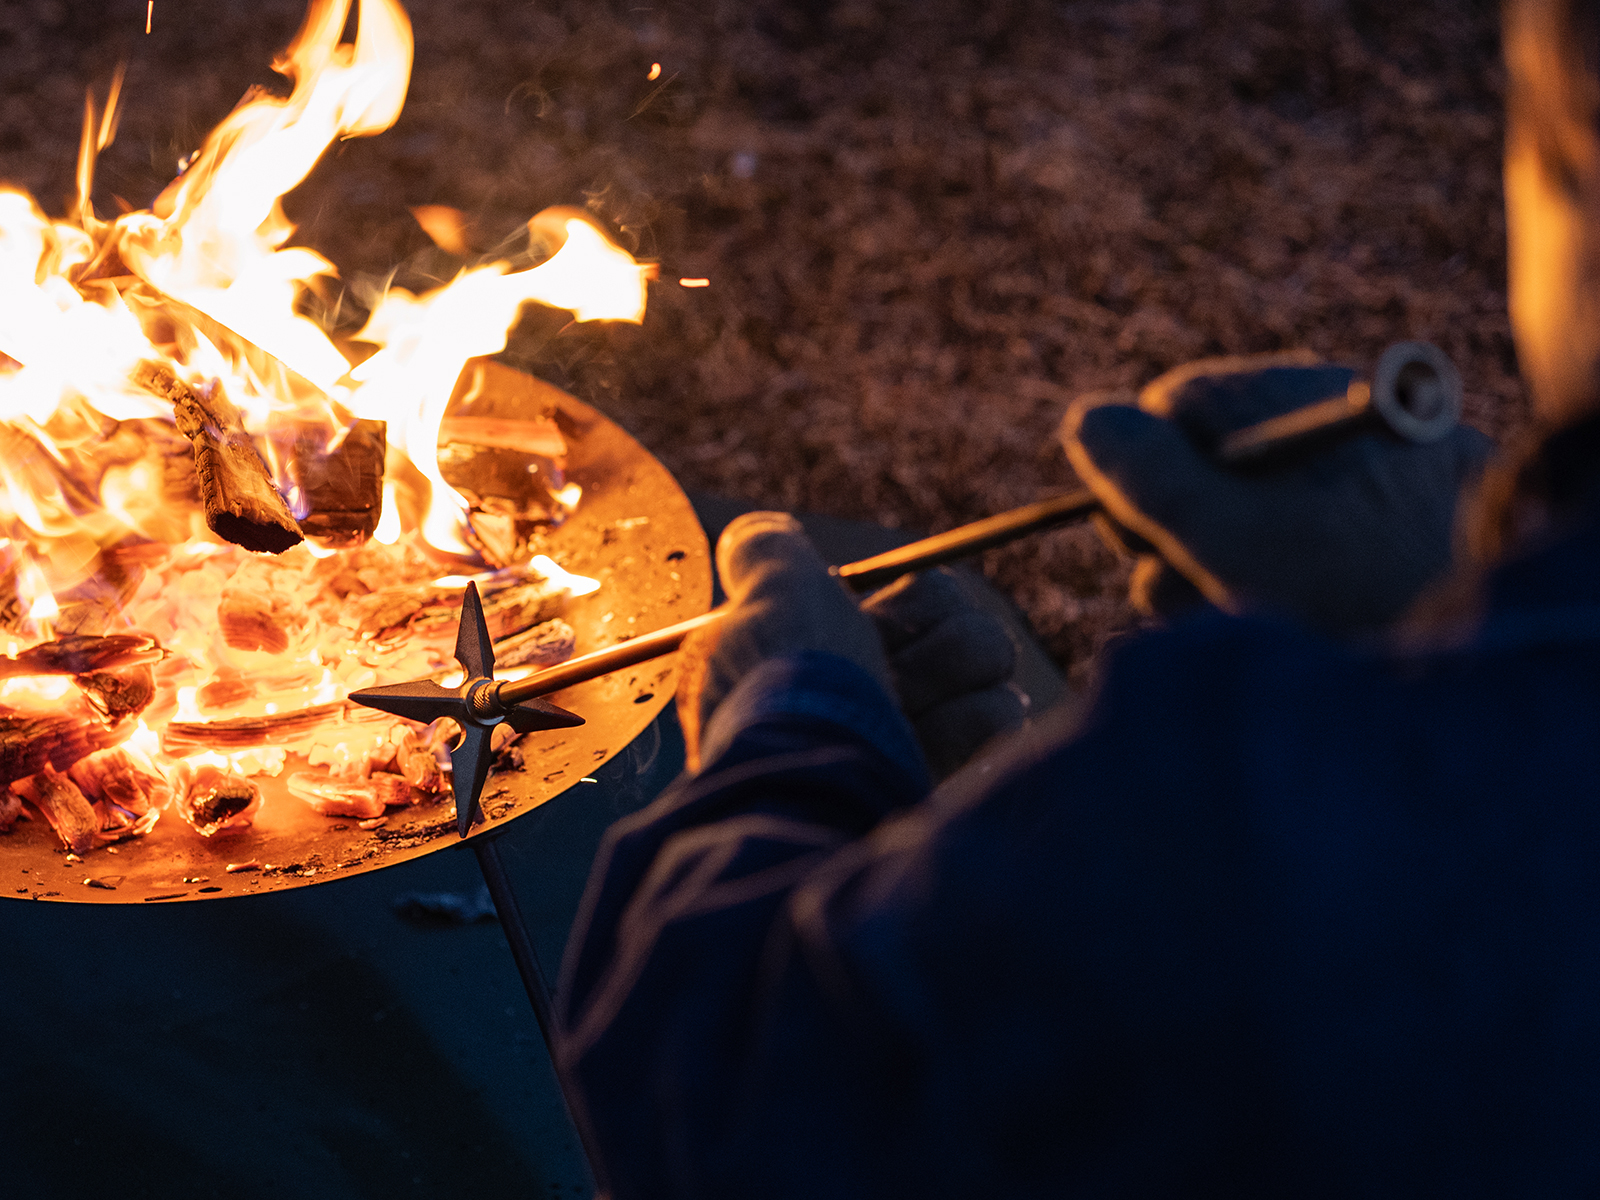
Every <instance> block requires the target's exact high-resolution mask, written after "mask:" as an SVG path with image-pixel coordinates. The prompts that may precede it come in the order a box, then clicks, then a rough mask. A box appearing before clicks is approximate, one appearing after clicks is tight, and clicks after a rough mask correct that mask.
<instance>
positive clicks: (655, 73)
mask: <svg viewBox="0 0 1600 1200" xmlns="http://www.w3.org/2000/svg"><path fill="white" fill-rule="evenodd" d="M155 2H156V0H150V3H151V4H154V3H155ZM145 32H146V33H149V32H150V31H149V30H148V29H147V30H145ZM645 78H646V79H647V80H650V81H652V82H653V81H655V80H657V79H660V78H661V64H660V63H651V64H650V74H648V75H646V76H645Z"/></svg>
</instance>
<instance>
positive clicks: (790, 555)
mask: <svg viewBox="0 0 1600 1200" xmlns="http://www.w3.org/2000/svg"><path fill="white" fill-rule="evenodd" d="M717 574H718V575H719V576H720V577H721V579H722V588H723V590H724V591H725V592H727V594H728V603H729V606H730V608H731V610H732V611H730V612H729V613H728V615H727V616H726V617H724V618H723V619H722V620H721V621H719V622H717V623H716V624H715V625H712V626H711V627H710V628H708V629H704V630H701V631H698V632H696V633H693V634H690V635H689V637H688V638H687V639H685V641H684V644H683V649H682V652H681V658H680V662H681V668H680V670H681V674H680V675H679V683H678V719H679V721H680V723H681V724H682V725H683V737H684V744H685V748H686V750H687V759H688V766H689V769H690V770H691V771H697V770H699V769H700V741H701V736H702V734H703V733H704V731H705V727H706V724H707V722H709V721H710V719H711V714H712V713H713V712H715V711H716V708H717V705H719V704H721V703H722V701H723V700H725V699H726V698H727V697H728V694H729V693H730V692H732V691H733V689H734V688H735V687H737V686H738V684H739V681H740V680H741V679H743V678H744V677H745V676H746V675H748V674H749V673H750V672H751V671H753V670H755V669H756V668H757V667H759V666H760V665H761V664H762V663H763V662H766V661H767V660H768V659H772V658H782V657H783V656H785V655H789V654H799V653H802V652H804V651H807V650H820V651H825V652H826V653H828V654H835V655H838V656H839V657H840V658H844V659H848V660H849V661H850V662H853V663H855V664H856V665H857V666H858V667H860V668H861V669H862V670H864V671H866V673H867V674H868V675H870V676H872V678H874V679H875V680H877V681H878V682H879V683H880V684H881V685H882V686H883V689H884V691H885V692H887V693H888V694H890V695H893V694H894V685H893V682H892V679H891V676H890V672H889V663H888V660H887V659H886V658H885V657H884V652H883V646H882V645H881V644H880V643H879V641H878V633H877V630H875V629H874V628H873V625H872V622H871V621H869V620H868V619H867V618H866V617H865V616H863V615H862V613H861V610H860V609H859V608H858V607H857V606H856V601H855V597H853V596H852V595H851V594H850V593H849V592H848V591H846V590H845V587H844V585H843V584H842V583H840V582H839V581H838V580H837V579H835V578H834V577H833V576H832V575H830V574H828V567H827V564H825V563H824V562H823V561H822V558H821V556H820V555H818V554H817V551H816V548H815V547H813V546H812V545H811V541H810V539H809V538H807V537H806V535H805V531H804V530H802V529H801V528H800V522H798V521H796V520H795V519H794V518H793V517H791V516H790V515H789V514H788V513H776V512H754V513H745V514H744V515H743V516H741V517H738V518H736V519H735V520H734V521H732V522H731V523H730V524H729V525H728V527H727V528H726V529H724V530H723V531H722V536H721V537H720V538H718V539H717Z"/></svg>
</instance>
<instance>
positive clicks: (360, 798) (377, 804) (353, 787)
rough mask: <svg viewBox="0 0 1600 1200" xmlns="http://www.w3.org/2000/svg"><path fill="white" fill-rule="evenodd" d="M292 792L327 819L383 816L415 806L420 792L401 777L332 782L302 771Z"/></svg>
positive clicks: (292, 780) (291, 782)
mask: <svg viewBox="0 0 1600 1200" xmlns="http://www.w3.org/2000/svg"><path fill="white" fill-rule="evenodd" d="M289 791H290V792H291V793H292V794H293V795H295V796H297V797H299V798H300V799H301V800H304V801H305V802H306V803H307V804H309V805H310V806H311V807H312V808H314V809H316V810H317V811H318V812H319V813H322V814H323V815H324V816H330V817H361V818H364V819H369V818H372V817H381V816H382V815H383V813H384V810H385V809H387V808H392V807H400V806H405V805H411V804H415V803H416V802H417V801H418V799H420V795H419V793H418V792H417V791H416V789H414V788H413V787H412V786H411V785H410V784H409V783H407V782H406V781H405V780H404V779H402V778H400V776H398V775H386V774H378V775H372V776H370V777H369V778H367V779H330V778H329V777H328V776H326V775H319V774H314V773H312V772H309V771H299V772H296V773H295V774H293V775H291V776H289Z"/></svg>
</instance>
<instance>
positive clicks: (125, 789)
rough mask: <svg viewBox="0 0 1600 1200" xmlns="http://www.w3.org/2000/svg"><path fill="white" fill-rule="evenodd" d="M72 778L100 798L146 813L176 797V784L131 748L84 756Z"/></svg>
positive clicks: (138, 814)
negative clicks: (151, 767) (145, 762)
mask: <svg viewBox="0 0 1600 1200" xmlns="http://www.w3.org/2000/svg"><path fill="white" fill-rule="evenodd" d="M68 774H69V775H70V776H71V778H72V782H73V783H75V784H77V785H78V787H79V789H81V790H82V791H83V793H84V794H85V795H86V796H89V797H91V798H92V799H94V800H95V801H97V802H104V803H108V804H114V805H116V806H117V807H118V808H121V809H124V810H125V811H127V812H129V813H131V814H133V815H134V816H136V817H139V816H143V815H144V814H145V813H148V812H151V811H159V810H160V809H163V808H165V807H166V806H167V804H168V803H170V802H171V800H172V786H171V785H170V784H169V783H168V782H167V780H166V777H165V776H163V775H162V774H160V772H158V771H153V770H151V769H150V768H149V767H147V766H145V765H143V764H141V763H139V762H138V761H136V760H135V759H134V757H133V755H131V754H129V753H128V751H127V750H125V749H123V748H121V747H117V748H115V749H112V750H101V751H99V752H98V753H95V754H91V755H89V757H87V758H84V759H80V760H79V761H78V762H76V763H74V764H73V765H72V769H71V770H70V771H69V772H68Z"/></svg>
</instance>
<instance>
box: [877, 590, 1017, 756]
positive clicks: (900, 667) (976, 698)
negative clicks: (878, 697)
mask: <svg viewBox="0 0 1600 1200" xmlns="http://www.w3.org/2000/svg"><path fill="white" fill-rule="evenodd" d="M861 608H862V611H863V612H865V613H866V614H867V615H868V616H870V617H871V618H872V621H873V624H875V625H876V626H877V628H878V634H879V636H880V637H881V638H882V639H883V647H884V649H885V650H887V651H888V653H889V669H890V671H891V673H892V674H893V676H894V685H895V694H896V695H897V696H898V697H899V699H900V707H901V708H902V709H903V710H904V711H905V714H906V716H907V717H908V718H910V720H911V727H912V728H913V729H914V730H915V731H916V734H917V741H919V742H920V743H921V744H922V753H923V756H924V757H925V758H926V759H927V760H928V766H929V767H930V768H931V769H932V771H933V773H934V775H935V776H936V777H938V778H940V779H942V778H944V777H945V776H948V775H950V774H953V773H954V772H955V770H956V768H958V767H960V766H961V764H963V763H964V762H966V761H967V760H968V759H969V758H971V757H972V756H973V755H974V754H975V753H977V751H978V749H979V748H980V747H981V746H983V744H984V743H985V742H987V741H989V739H990V738H992V737H994V736H995V735H996V734H1000V733H1004V732H1006V731H1007V730H1010V729H1015V728H1016V727H1017V726H1019V725H1021V724H1022V719H1023V717H1024V716H1025V715H1026V714H1027V697H1026V696H1024V695H1023V693H1022V692H1021V691H1020V690H1019V689H1017V688H1016V687H1014V686H1012V684H1011V673H1012V671H1013V669H1014V668H1015V667H1016V663H1017V648H1016V646H1014V645H1013V644H1012V642H1011V638H1010V636H1009V635H1008V634H1007V633H1006V631H1005V627H1004V626H1003V625H1001V623H1000V622H999V621H998V620H997V619H996V618H995V617H994V616H992V615H991V614H989V613H987V612H985V611H984V610H983V609H981V608H978V607H977V606H976V605H974V604H973V603H972V601H971V600H969V599H967V596H966V593H965V592H963V591H962V588H961V584H960V583H959V582H958V581H957V579H956V578H955V576H954V575H952V574H951V573H950V572H949V571H946V570H944V569H943V568H941V569H939V570H935V571H925V572H923V573H922V574H920V575H908V576H906V577H904V578H902V579H898V580H896V581H895V582H894V583H892V584H890V585H889V586H888V587H886V588H884V589H883V590H882V591H880V592H877V593H875V594H874V595H872V596H871V597H869V598H868V599H867V601H866V602H865V603H864V604H862V606H861Z"/></svg>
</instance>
